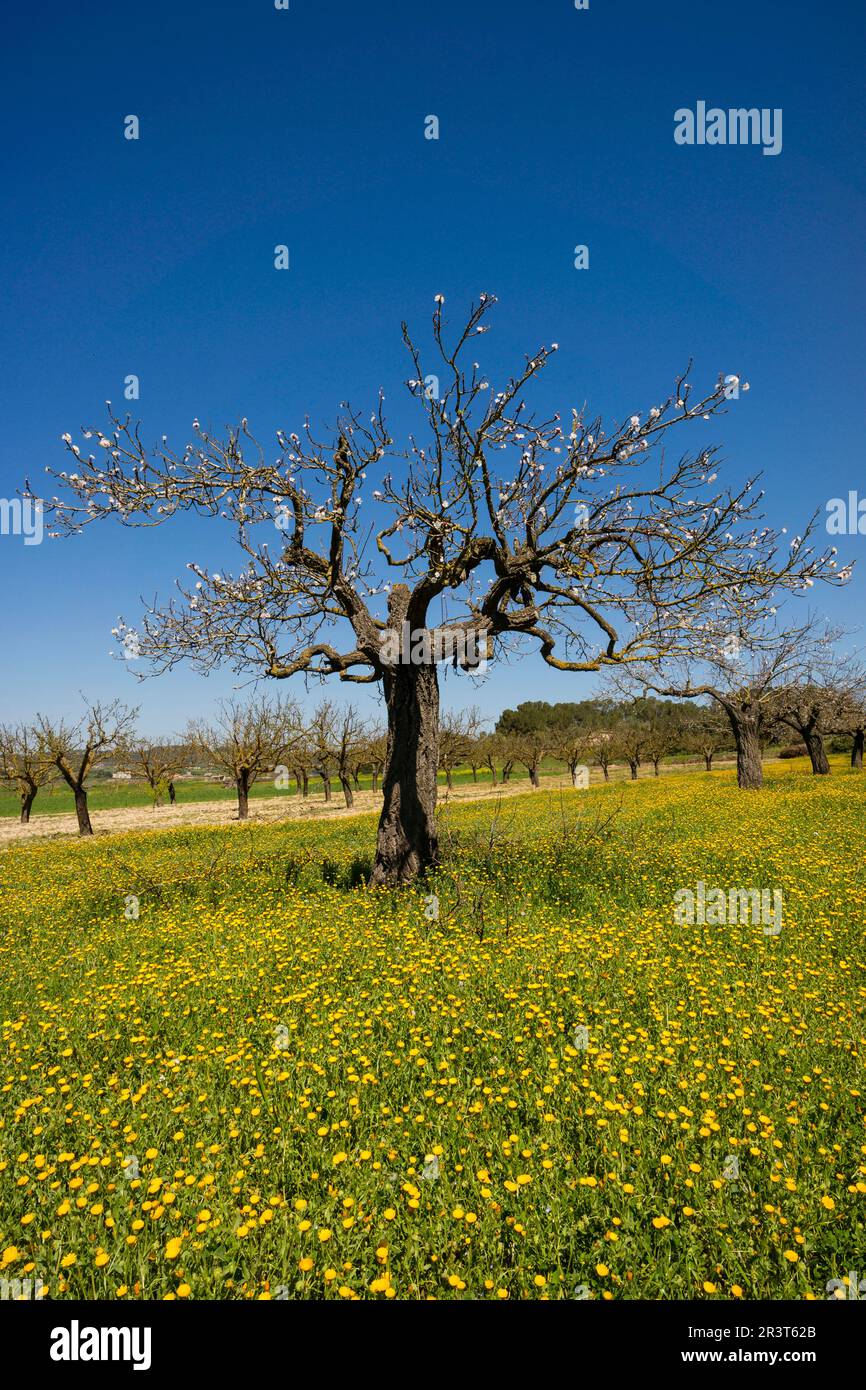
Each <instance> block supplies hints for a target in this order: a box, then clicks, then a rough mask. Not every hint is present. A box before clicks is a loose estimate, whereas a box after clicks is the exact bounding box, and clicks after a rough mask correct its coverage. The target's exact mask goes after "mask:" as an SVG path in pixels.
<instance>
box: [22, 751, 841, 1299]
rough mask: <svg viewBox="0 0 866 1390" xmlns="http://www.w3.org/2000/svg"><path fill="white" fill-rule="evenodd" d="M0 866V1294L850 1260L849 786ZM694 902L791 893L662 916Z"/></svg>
mask: <svg viewBox="0 0 866 1390" xmlns="http://www.w3.org/2000/svg"><path fill="white" fill-rule="evenodd" d="M374 830H375V825H374V821H373V819H372V818H370V817H358V818H357V819H349V820H342V821H340V822H338V823H332V824H327V825H321V824H320V825H316V826H315V827H312V826H309V825H301V824H286V825H272V826H268V827H263V826H258V827H257V826H244V825H237V826H232V827H220V828H214V829H207V830H203V829H196V830H175V831H170V832H166V833H157V832H154V833H137V834H130V835H122V836H116V837H106V838H104V839H96V840H94V841H92V842H90V843H77V842H76V843H71V842H68V841H64V842H51V841H48V842H42V843H41V844H38V845H25V846H16V847H13V848H10V849H8V850H6V851H5V853H4V854H3V855H2V859H0V904H2V906H0V1025H2V1040H0V1046H2V1062H0V1087H2V1109H0V1266H2V1269H0V1276H2V1277H3V1278H5V1279H7V1280H12V1279H27V1278H31V1279H33V1280H37V1281H39V1283H41V1284H42V1285H43V1286H44V1287H45V1289H46V1290H47V1292H48V1294H49V1296H50V1297H51V1298H64V1297H69V1298H120V1299H136V1298H148V1299H154V1298H156V1299H166V1298H168V1299H172V1298H180V1299H183V1298H186V1299H225V1298H233V1299H262V1298H265V1299H266V1298H292V1299H294V1298H336V1299H358V1298H396V1299H424V1298H431V1297H432V1298H490V1299H527V1298H554V1299H558V1298H568V1299H573V1298H591V1299H611V1298H613V1299H623V1298H644V1299H659V1298H665V1299H687V1298H695V1297H697V1298H708V1299H711V1298H723V1299H732V1298H742V1299H753V1298H762V1299H783V1298H804V1297H805V1298H810V1297H815V1298H825V1297H826V1296H827V1294H826V1292H825V1289H826V1285H827V1283H828V1281H830V1280H832V1279H841V1280H844V1279H846V1278H847V1276H848V1271H849V1270H851V1269H863V1263H864V1260H866V1223H864V1199H866V1128H864V1119H866V1105H864V1090H863V1088H864V1074H863V1059H864V1056H866V1023H864V1015H866V1008H864V1005H866V971H864V951H863V940H864V935H863V933H864V921H866V881H864V843H866V783H864V781H863V778H862V776H860V777H858V776H857V775H856V774H852V773H850V772H848V771H847V770H846V769H844V768H843V767H841V766H838V767H834V775H833V776H832V777H830V778H823V779H820V778H814V777H811V776H809V775H808V774H807V773H806V772H805V771H804V769H803V768H802V767H801V766H799V765H797V764H794V766H793V767H792V768H791V769H790V770H789V769H785V770H784V771H774V772H772V773H771V775H770V777H769V778H768V782H767V785H766V788H765V790H764V791H763V792H762V793H760V794H746V793H740V792H738V791H737V788H736V785H735V783H734V781H733V778H732V776H731V774H729V773H724V772H723V773H716V774H711V775H704V774H697V773H691V774H686V775H675V776H670V777H666V778H662V779H659V781H658V782H655V781H653V780H648V781H643V782H640V783H636V784H627V785H617V786H610V787H599V788H597V789H596V788H594V789H593V790H591V791H589V792H582V793H581V792H577V793H568V794H564V795H560V794H549V793H536V794H528V795H526V796H522V797H518V798H514V799H512V800H510V801H509V802H507V803H505V802H503V804H502V806H501V807H499V808H497V807H496V804H495V803H494V802H493V801H487V802H483V803H478V804H475V805H472V806H467V807H462V808H459V809H457V810H453V811H448V812H447V815H446V817H444V819H443V825H442V840H443V846H444V851H445V862H444V867H443V869H442V871H441V873H440V874H439V875H438V876H437V877H436V878H435V879H434V880H432V881H431V882H428V883H427V884H425V885H423V886H419V887H418V889H417V890H413V891H411V892H404V893H401V894H392V893H390V892H379V893H375V894H374V893H371V892H370V891H369V890H368V889H367V888H366V886H365V873H366V870H367V868H368V866H369V860H370V855H371V852H372V848H373V839H374ZM698 881H703V882H705V883H706V884H708V885H709V884H713V885H721V886H723V887H724V888H726V889H727V888H729V887H743V888H751V887H755V888H759V889H760V888H769V889H771V890H781V891H782V893H783V896H784V914H783V926H782V930H781V932H780V933H778V934H777V935H771V934H767V932H766V931H765V930H764V929H763V928H762V926H761V925H760V924H757V925H753V924H752V923H751V922H747V923H736V924H733V925H723V926H719V925H701V924H698V925H694V926H689V925H677V924H676V922H675V920H674V894H675V893H676V892H677V891H678V890H679V889H682V888H684V887H694V885H695V884H696V883H697V882H698Z"/></svg>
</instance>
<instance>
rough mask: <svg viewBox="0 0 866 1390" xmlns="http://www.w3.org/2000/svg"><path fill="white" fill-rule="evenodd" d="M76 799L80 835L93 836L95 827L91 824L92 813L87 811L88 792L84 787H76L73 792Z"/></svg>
mask: <svg viewBox="0 0 866 1390" xmlns="http://www.w3.org/2000/svg"><path fill="white" fill-rule="evenodd" d="M73 796H74V797H75V814H76V816H77V817H78V833H79V835H92V834H93V826H92V825H91V824H90V812H89V811H88V809H87V792H86V791H85V790H84V788H83V787H76V788H75V790H74V791H73Z"/></svg>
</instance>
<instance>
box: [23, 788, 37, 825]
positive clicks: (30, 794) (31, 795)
mask: <svg viewBox="0 0 866 1390" xmlns="http://www.w3.org/2000/svg"><path fill="white" fill-rule="evenodd" d="M35 800H36V788H35V787H28V788H27V790H26V791H23V792H22V793H21V824H22V825H27V824H28V822H29V820H30V810H31V807H32V806H33V803H34V801H35Z"/></svg>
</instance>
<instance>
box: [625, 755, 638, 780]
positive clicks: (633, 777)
mask: <svg viewBox="0 0 866 1390" xmlns="http://www.w3.org/2000/svg"><path fill="white" fill-rule="evenodd" d="M628 765H629V769H630V771H631V780H632V781H633V782H636V781H637V770H638V767H639V766H640V764H639V763H636V762H633V761H632V759H631V758H629V760H628Z"/></svg>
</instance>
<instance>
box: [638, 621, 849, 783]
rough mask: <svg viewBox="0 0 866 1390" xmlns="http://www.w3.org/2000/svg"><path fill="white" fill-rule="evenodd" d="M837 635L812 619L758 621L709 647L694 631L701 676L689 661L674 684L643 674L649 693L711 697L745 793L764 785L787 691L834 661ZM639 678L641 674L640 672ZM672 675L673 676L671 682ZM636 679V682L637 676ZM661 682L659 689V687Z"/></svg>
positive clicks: (659, 676)
mask: <svg viewBox="0 0 866 1390" xmlns="http://www.w3.org/2000/svg"><path fill="white" fill-rule="evenodd" d="M837 635H838V634H836V633H833V632H831V631H829V630H828V629H827V628H826V626H822V625H820V624H818V623H817V622H816V620H815V619H814V618H807V619H806V620H805V622H803V623H801V624H800V626H799V627H789V628H785V627H783V626H781V625H780V624H779V623H778V622H776V621H772V620H769V619H768V620H767V621H765V622H757V621H756V622H755V623H754V624H753V625H752V627H751V628H750V629H749V630H746V629H745V627H743V628H741V629H740V630H739V631H738V632H737V633H736V634H728V635H727V636H724V637H720V635H719V634H718V633H717V634H715V636H714V638H713V639H711V640H710V641H709V642H707V640H706V639H707V634H706V632H695V634H694V650H695V653H696V654H698V653H699V654H700V655H699V659H700V670H701V672H702V674H701V676H699V677H698V678H697V679H696V680H695V679H693V674H692V667H691V662H690V661H684V662H683V663H682V664H681V668H680V671H679V673H678V674H679V679H676V676H674V681H675V683H671V684H668V685H662V684H661V681H662V680H663V679H664V678H665V677H664V675H663V673H662V672H661V671H659V670H658V669H657V670H656V673H655V676H653V675H650V674H649V673H648V671H647V669H646V668H644V669H643V670H642V671H641V673H640V680H641V681H642V683H643V686H644V689H651V690H655V691H656V692H657V693H658V694H661V695H672V696H676V697H677V698H680V699H690V700H694V699H701V698H702V697H708V698H709V699H711V700H713V701H715V703H716V704H717V706H718V707H719V709H720V710H721V711H722V712H723V713H724V715H725V716H726V718H727V720H728V723H729V725H730V728H731V733H732V734H733V738H734V744H735V746H736V750H737V783H738V785H739V786H740V787H741V788H743V789H744V790H746V791H756V790H758V789H759V788H760V787H762V786H763V781H764V773H763V766H762V761H761V755H762V751H763V747H764V745H765V743H766V742H767V740H768V738H769V735H770V734H771V733H772V731H773V730H774V729H775V728H777V727H778V724H779V709H780V699H781V698H782V692H785V691H789V690H791V689H792V688H795V687H796V686H797V685H798V684H799V683H801V682H802V681H803V680H804V679H807V678H808V673H809V672H810V671H812V670H814V669H815V666H816V663H820V662H824V661H826V660H828V659H832V658H831V657H830V652H831V649H832V643H833V642H834V641H835V639H836V636H837ZM635 675H636V673H635ZM671 675H672V673H671V672H670V671H668V673H667V678H668V679H669V680H670V679H671ZM633 678H634V677H633ZM656 681H658V682H659V683H658V684H656V683H655V682H656Z"/></svg>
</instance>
